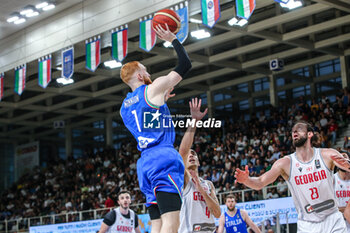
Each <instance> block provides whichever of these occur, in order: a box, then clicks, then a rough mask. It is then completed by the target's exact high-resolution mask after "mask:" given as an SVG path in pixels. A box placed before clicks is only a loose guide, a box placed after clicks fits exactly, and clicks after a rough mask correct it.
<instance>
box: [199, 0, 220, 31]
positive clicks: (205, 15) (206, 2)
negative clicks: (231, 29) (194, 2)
mask: <svg viewBox="0 0 350 233" xmlns="http://www.w3.org/2000/svg"><path fill="white" fill-rule="evenodd" d="M201 7H202V22H203V24H204V25H205V26H207V27H210V28H212V27H214V25H215V24H216V22H217V21H218V20H219V19H220V16H221V14H220V1H219V0H201Z"/></svg>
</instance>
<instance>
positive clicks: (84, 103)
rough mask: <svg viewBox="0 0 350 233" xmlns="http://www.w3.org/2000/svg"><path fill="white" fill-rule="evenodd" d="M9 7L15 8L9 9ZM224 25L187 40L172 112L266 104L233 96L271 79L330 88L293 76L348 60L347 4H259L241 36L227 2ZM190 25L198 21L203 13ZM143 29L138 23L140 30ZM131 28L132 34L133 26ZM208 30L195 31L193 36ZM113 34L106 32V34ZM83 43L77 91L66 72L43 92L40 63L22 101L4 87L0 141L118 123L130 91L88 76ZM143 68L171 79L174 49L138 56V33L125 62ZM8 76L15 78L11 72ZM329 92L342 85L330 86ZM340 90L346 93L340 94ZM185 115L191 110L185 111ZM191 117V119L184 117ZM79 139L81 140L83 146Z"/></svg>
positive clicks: (108, 74) (331, 0)
mask: <svg viewBox="0 0 350 233" xmlns="http://www.w3.org/2000/svg"><path fill="white" fill-rule="evenodd" d="M7 2H11V1H7ZM221 2H222V4H221V11H222V12H221V18H220V20H219V22H218V23H217V24H216V25H215V27H214V28H213V29H207V28H206V30H208V31H210V32H211V33H212V36H211V37H210V38H208V39H203V40H197V39H193V38H191V36H189V37H188V39H187V40H186V42H185V48H186V50H187V51H188V53H189V56H190V58H191V60H192V62H193V63H192V65H193V68H192V71H191V73H190V74H189V75H188V77H187V78H186V79H184V80H183V81H182V82H181V83H180V84H179V85H178V86H177V87H176V89H175V93H176V97H174V98H172V99H170V100H169V105H170V106H171V107H172V108H183V107H184V106H182V105H179V104H175V103H174V101H175V100H180V99H186V98H189V97H192V96H198V95H200V94H205V93H207V92H211V93H225V94H228V95H230V96H231V97H232V98H231V99H226V100H223V101H220V102H217V103H215V106H220V105H227V104H230V103H234V102H237V101H240V100H244V99H247V98H250V97H254V98H256V97H266V96H268V95H269V90H264V91H260V92H249V93H245V92H244V93H243V92H238V91H237V90H235V86H237V85H238V84H240V83H246V82H251V81H254V80H256V79H260V78H263V77H267V76H269V75H280V76H283V77H284V78H287V79H291V80H296V82H294V81H293V82H291V83H290V84H287V85H285V86H281V87H278V88H277V90H278V91H282V90H288V89H291V88H294V87H298V86H303V85H306V84H309V83H311V82H327V80H329V79H331V78H335V77H339V76H340V74H339V73H335V74H330V75H327V76H324V77H320V78H317V80H316V79H314V78H313V77H312V76H311V77H303V76H299V75H295V74H292V73H291V72H290V71H291V70H294V69H297V68H302V67H305V66H309V65H313V64H317V63H320V62H323V61H328V60H332V59H336V58H339V57H344V56H348V55H349V54H350V14H349V13H350V4H349V2H348V1H347V0H312V1H310V0H304V6H303V7H302V8H299V9H295V10H291V11H289V10H285V9H283V8H281V7H280V6H279V5H278V4H277V3H275V2H274V1H272V0H257V8H256V10H255V12H254V14H253V16H252V17H251V19H250V20H249V24H248V25H247V26H245V27H243V28H240V27H232V26H229V25H228V24H227V21H228V20H229V19H230V18H232V17H233V1H221ZM191 18H197V19H200V18H201V16H200V13H196V14H195V15H192V16H191ZM137 23H138V22H132V23H131V25H133V24H134V27H135V28H138V27H137ZM131 25H130V26H129V28H131V27H132V26H131ZM196 28H204V26H202V25H200V24H194V23H191V24H190V30H195V29H196ZM106 33H108V32H106ZM110 50H111V48H110V46H107V47H105V48H103V49H102V61H107V60H110V59H111V56H110ZM84 55H85V47H84V42H81V43H78V44H76V45H75V67H74V70H75V73H74V76H73V79H74V80H75V83H74V84H71V85H67V86H62V85H61V84H58V83H57V82H56V81H55V79H57V78H59V77H60V74H61V71H60V70H57V69H54V70H53V79H54V80H53V81H52V82H51V83H50V85H49V86H48V87H47V88H46V89H43V88H41V87H39V86H38V84H37V62H36V61H33V62H30V63H27V84H26V89H25V90H24V93H23V94H22V96H18V95H17V94H15V93H14V92H13V88H14V82H13V79H5V93H4V97H3V100H2V101H1V102H0V128H1V132H0V141H3V142H14V141H16V142H20V141H27V140H43V139H44V140H52V141H55V140H57V139H61V140H62V138H58V136H57V134H58V133H57V132H58V131H57V130H55V129H53V122H54V121H56V120H64V121H65V122H66V125H70V127H71V128H72V129H80V130H83V131H84V132H85V133H84V135H83V136H81V137H80V138H81V139H84V140H88V139H91V138H92V136H94V135H96V134H103V133H104V132H103V130H99V129H94V128H93V127H92V123H93V122H95V121H99V120H104V119H106V117H108V116H110V117H113V119H114V120H116V121H118V120H120V119H119V108H120V105H121V102H122V99H123V96H124V95H125V94H126V93H127V92H128V91H129V89H128V87H127V86H126V85H125V84H123V83H122V82H121V80H120V78H119V69H113V70H111V69H109V68H107V67H104V65H103V64H101V65H100V67H99V68H98V69H97V71H96V72H95V73H92V72H90V71H88V70H87V69H86V68H85V57H84ZM273 58H281V59H284V61H285V67H284V70H282V71H279V72H274V73H273V74H272V73H271V71H270V70H269V67H268V62H269V61H270V60H271V59H273ZM131 60H139V61H141V63H143V64H144V65H145V66H146V67H147V68H148V70H149V72H150V73H151V74H152V78H155V77H158V76H160V75H164V74H167V73H168V72H169V71H171V70H172V69H173V67H174V66H175V64H176V56H175V53H174V51H173V50H172V49H168V48H164V47H163V45H162V43H161V42H160V41H159V40H158V44H157V45H156V47H155V48H153V49H152V50H151V51H150V52H149V53H144V52H142V51H141V50H140V49H139V48H138V32H137V31H136V30H134V31H130V32H129V48H128V56H127V58H126V60H125V62H127V61H131ZM6 76H12V77H13V76H14V72H13V71H8V72H6ZM329 85H336V84H334V83H331V82H329ZM339 88H341V86H340V87H339ZM184 111H185V110H184ZM184 113H185V112H184ZM80 138H77V140H78V139H80Z"/></svg>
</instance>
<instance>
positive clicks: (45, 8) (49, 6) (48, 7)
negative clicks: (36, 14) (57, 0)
mask: <svg viewBox="0 0 350 233" xmlns="http://www.w3.org/2000/svg"><path fill="white" fill-rule="evenodd" d="M53 8H55V5H54V4H52V3H51V4H49V5H47V6H45V7H43V11H49V10H52V9H53Z"/></svg>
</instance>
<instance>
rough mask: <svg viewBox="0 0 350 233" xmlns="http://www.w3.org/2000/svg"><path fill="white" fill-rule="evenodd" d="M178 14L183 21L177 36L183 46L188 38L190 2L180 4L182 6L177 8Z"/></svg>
mask: <svg viewBox="0 0 350 233" xmlns="http://www.w3.org/2000/svg"><path fill="white" fill-rule="evenodd" d="M175 11H176V13H177V14H178V15H179V16H180V19H181V28H180V30H179V31H178V33H177V34H176V37H177V39H178V40H179V41H180V43H181V44H182V43H183V42H184V41H185V40H186V39H187V36H188V2H187V1H186V2H185V3H180V6H175Z"/></svg>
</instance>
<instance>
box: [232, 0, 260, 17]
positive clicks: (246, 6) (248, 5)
mask: <svg viewBox="0 0 350 233" xmlns="http://www.w3.org/2000/svg"><path fill="white" fill-rule="evenodd" d="M255 6H256V4H255V0H236V15H237V17H239V18H243V19H246V20H248V19H249V18H250V16H251V15H252V14H253V11H254V9H255Z"/></svg>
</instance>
